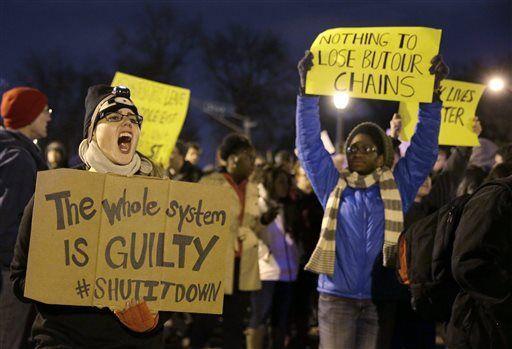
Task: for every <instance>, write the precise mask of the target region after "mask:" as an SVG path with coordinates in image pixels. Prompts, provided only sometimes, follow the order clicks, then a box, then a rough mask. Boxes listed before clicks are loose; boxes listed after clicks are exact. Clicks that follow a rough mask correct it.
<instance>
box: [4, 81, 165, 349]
mask: <svg viewBox="0 0 512 349" xmlns="http://www.w3.org/2000/svg"><path fill="white" fill-rule="evenodd" d="M85 108H86V114H85V121H84V140H83V141H82V143H81V144H80V147H79V154H80V157H81V159H82V161H83V163H84V164H85V169H86V170H90V171H95V172H99V173H115V174H118V175H125V176H132V175H144V176H153V177H162V174H161V173H159V169H158V167H156V166H155V165H153V163H152V162H151V161H150V160H149V159H147V158H146V157H144V156H142V155H141V154H139V153H138V152H136V148H137V143H138V140H139V136H140V127H141V124H142V117H141V116H140V115H138V111H137V107H136V106H135V105H134V104H133V102H132V101H131V99H130V91H129V90H128V89H127V88H125V87H115V88H112V87H110V86H107V85H97V86H93V87H91V88H89V91H88V94H87V97H86V100H85ZM33 208H34V200H33V199H32V200H31V201H30V202H29V204H28V205H27V207H26V208H25V212H24V214H23V218H22V221H21V224H20V229H19V235H18V240H17V242H16V247H15V252H14V257H13V260H12V263H11V280H12V283H13V290H14V293H15V294H16V296H17V297H18V298H19V299H20V300H22V301H25V302H34V301H32V300H30V299H26V298H24V288H25V277H26V272H27V262H28V253H29V245H30V234H31V228H32V214H33ZM34 303H36V308H37V312H38V314H37V316H36V319H35V322H34V325H33V327H32V336H33V338H34V341H35V343H36V348H100V347H101V348H160V347H161V346H162V331H161V329H162V325H163V323H164V322H165V321H166V320H167V318H168V316H167V315H168V314H166V313H162V312H161V313H157V314H153V313H151V312H150V311H149V309H148V307H147V304H146V303H145V302H141V303H135V302H130V303H128V304H127V307H126V308H125V309H122V310H115V311H113V310H111V309H109V308H96V307H78V306H64V305H50V304H43V303H40V302H34Z"/></svg>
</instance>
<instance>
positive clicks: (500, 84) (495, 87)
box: [487, 76, 505, 92]
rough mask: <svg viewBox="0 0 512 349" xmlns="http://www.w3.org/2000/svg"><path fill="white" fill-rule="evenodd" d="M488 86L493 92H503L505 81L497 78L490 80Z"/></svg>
mask: <svg viewBox="0 0 512 349" xmlns="http://www.w3.org/2000/svg"><path fill="white" fill-rule="evenodd" d="M487 86H488V87H489V89H490V90H491V91H493V92H501V91H503V89H505V80H503V78H500V77H498V76H497V77H494V78H492V79H491V80H489V83H488V84H487Z"/></svg>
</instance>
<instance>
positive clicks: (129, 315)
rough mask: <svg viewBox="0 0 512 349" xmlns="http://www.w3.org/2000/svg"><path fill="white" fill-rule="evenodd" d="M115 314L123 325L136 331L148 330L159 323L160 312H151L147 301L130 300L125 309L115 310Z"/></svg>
mask: <svg viewBox="0 0 512 349" xmlns="http://www.w3.org/2000/svg"><path fill="white" fill-rule="evenodd" d="M114 314H116V316H117V318H118V319H119V321H121V322H122V323H123V325H125V326H126V327H128V328H129V329H130V330H132V331H134V332H139V333H143V332H148V331H151V330H152V329H154V328H155V327H156V325H157V324H158V313H156V314H153V313H151V311H150V310H149V308H148V305H147V303H146V302H145V301H142V302H138V301H135V300H131V301H128V302H126V306H125V308H124V309H123V310H115V311H114Z"/></svg>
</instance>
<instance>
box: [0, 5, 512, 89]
mask: <svg viewBox="0 0 512 349" xmlns="http://www.w3.org/2000/svg"><path fill="white" fill-rule="evenodd" d="M149 3H151V4H154V5H155V6H160V5H162V4H167V3H170V4H172V6H173V7H174V8H175V9H176V11H178V13H180V14H182V15H184V16H187V17H191V18H194V17H197V16H200V17H201V18H202V21H203V24H204V29H205V31H206V32H215V31H218V30H222V29H223V28H224V27H225V26H226V25H227V24H229V23H233V22H235V23H242V24H246V25H248V26H250V27H252V28H254V29H256V30H271V31H273V32H274V33H276V34H279V35H280V36H282V37H283V39H284V41H285V42H286V44H287V46H288V49H289V52H290V54H291V57H296V58H297V60H298V59H299V58H300V57H301V56H302V54H303V51H304V50H305V49H306V48H307V47H309V46H310V44H311V43H312V41H313V40H314V38H315V37H316V35H317V34H318V33H320V32H322V31H323V30H325V29H328V28H333V27H342V26H426V27H433V28H440V29H442V30H443V35H442V44H441V52H442V53H443V55H444V56H445V58H446V61H447V62H448V63H449V64H450V65H451V66H452V69H453V67H454V66H455V67H456V66H464V65H467V64H470V63H471V62H472V61H474V60H479V61H483V62H486V64H488V65H491V66H492V65H493V64H494V63H495V62H496V61H497V60H498V59H503V58H506V57H509V58H510V57H511V56H512V1H510V0H501V1H493V0H488V1H471V0H466V1H456V0H451V1H450V0H447V1H414V0H409V1H387V0H377V1H331V2H319V1H300V2H295V1H167V2H164V1H149ZM143 5H144V3H143V2H142V1H38V0H33V1H8V0H0V47H1V50H0V51H1V53H0V79H1V80H0V83H2V84H5V83H6V82H7V83H9V84H10V85H12V84H13V83H18V82H17V81H16V76H17V75H16V72H17V71H19V69H20V66H19V64H20V62H23V60H24V58H25V57H26V56H27V55H28V54H29V52H31V51H33V52H39V53H41V52H43V53H44V52H51V51H52V50H55V49H57V50H62V51H64V52H65V54H66V56H67V57H69V59H70V60H73V61H74V62H76V64H77V65H80V64H83V63H84V62H86V61H87V60H88V59H89V58H91V57H94V58H96V59H98V58H100V59H101V62H102V64H103V65H104V68H105V69H106V70H109V69H112V73H114V71H113V69H114V68H113V62H112V60H113V52H112V50H113V48H112V47H111V46H110V43H111V41H112V38H113V35H114V29H115V28H116V27H119V26H122V27H125V28H127V29H129V28H131V27H133V24H134V23H135V22H136V21H137V20H138V16H140V13H141V11H142V8H143ZM110 67H112V68H110ZM189 70H190V68H189ZM189 70H187V71H189ZM186 75H187V76H186V86H184V87H187V88H190V89H191V90H192V95H193V96H196V97H197V96H199V97H204V98H208V97H210V96H211V95H212V91H211V90H209V89H208V87H207V86H205V84H204V83H203V81H202V78H201V76H198V75H196V74H194V73H193V70H192V72H191V73H187V74H186ZM478 82H481V83H484V81H478Z"/></svg>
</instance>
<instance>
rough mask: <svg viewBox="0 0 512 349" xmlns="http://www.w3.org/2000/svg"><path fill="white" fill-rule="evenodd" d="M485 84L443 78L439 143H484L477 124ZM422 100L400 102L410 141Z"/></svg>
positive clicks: (405, 136)
mask: <svg viewBox="0 0 512 349" xmlns="http://www.w3.org/2000/svg"><path fill="white" fill-rule="evenodd" d="M484 90H485V85H480V84H474V83H469V82H464V81H455V80H443V81H442V82H441V100H442V101H443V109H442V110H441V131H440V133H439V144H441V145H451V146H466V147H473V146H477V145H480V143H479V142H478V135H477V134H475V132H473V124H474V118H475V113H476V108H477V107H478V102H479V101H480V97H482V93H483V92H484ZM418 112H419V104H418V103H410V102H407V103H400V107H399V109H398V114H400V116H401V117H402V133H401V135H400V136H401V139H403V140H405V141H409V140H410V139H411V138H412V135H413V134H414V130H415V129H416V124H417V123H418Z"/></svg>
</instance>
